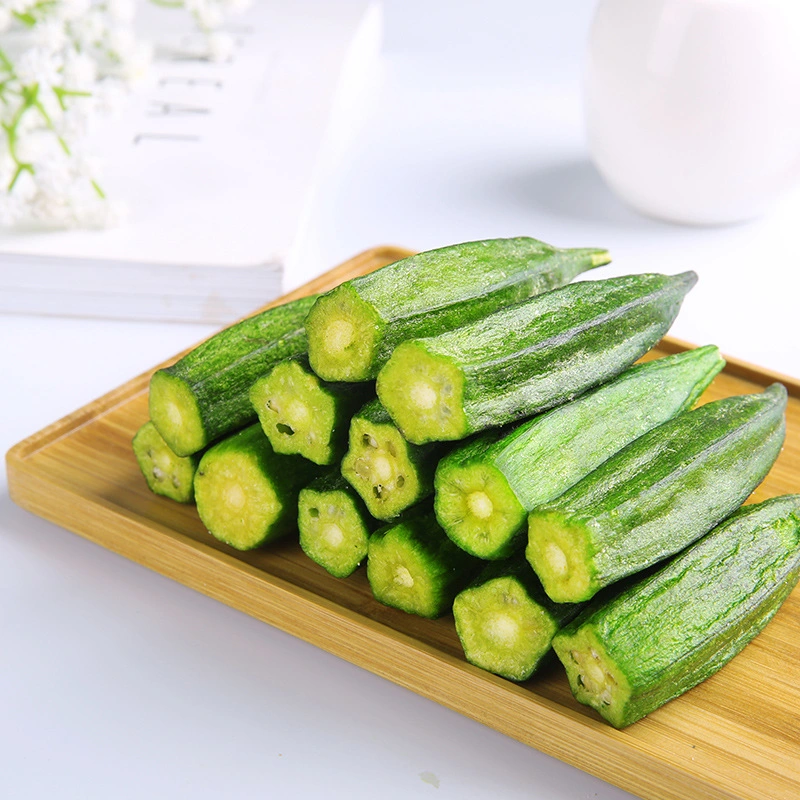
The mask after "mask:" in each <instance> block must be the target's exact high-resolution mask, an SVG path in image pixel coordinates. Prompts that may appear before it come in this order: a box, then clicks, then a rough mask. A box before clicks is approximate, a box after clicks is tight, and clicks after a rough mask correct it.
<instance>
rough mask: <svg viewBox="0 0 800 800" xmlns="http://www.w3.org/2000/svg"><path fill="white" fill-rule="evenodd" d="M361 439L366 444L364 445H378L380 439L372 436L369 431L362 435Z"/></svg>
mask: <svg viewBox="0 0 800 800" xmlns="http://www.w3.org/2000/svg"><path fill="white" fill-rule="evenodd" d="M361 441H362V443H363V444H364V447H376V448H377V446H378V440H377V439H376V438H375V437H374V436H370V435H369V434H368V433H365V434H364V435H363V436H362V437H361Z"/></svg>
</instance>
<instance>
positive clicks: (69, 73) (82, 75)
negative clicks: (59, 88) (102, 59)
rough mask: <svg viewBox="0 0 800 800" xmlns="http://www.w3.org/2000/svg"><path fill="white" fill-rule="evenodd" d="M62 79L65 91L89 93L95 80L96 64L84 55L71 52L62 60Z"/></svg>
mask: <svg viewBox="0 0 800 800" xmlns="http://www.w3.org/2000/svg"><path fill="white" fill-rule="evenodd" d="M62 78H63V83H64V88H65V89H69V90H70V91H73V92H74V91H90V90H91V88H92V85H93V84H94V82H95V81H96V80H97V62H96V61H95V60H94V59H93V58H92V57H91V56H90V55H88V54H86V53H79V52H78V51H76V50H71V51H69V52H68V53H67V55H66V56H65V58H64V69H63V71H62Z"/></svg>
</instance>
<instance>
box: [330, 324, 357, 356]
mask: <svg viewBox="0 0 800 800" xmlns="http://www.w3.org/2000/svg"><path fill="white" fill-rule="evenodd" d="M327 333H328V336H327V338H326V339H325V349H326V350H327V351H328V352H329V353H332V354H341V352H342V351H343V350H345V349H346V348H348V347H349V346H350V345H351V344H352V343H353V339H354V338H355V333H356V331H355V328H354V327H353V323H352V322H348V321H347V320H346V319H337V320H334V321H333V322H331V323H330V325H328V330H327Z"/></svg>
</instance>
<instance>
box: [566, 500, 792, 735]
mask: <svg viewBox="0 0 800 800" xmlns="http://www.w3.org/2000/svg"><path fill="white" fill-rule="evenodd" d="M798 578H800V495H785V496H783V497H776V498H773V499H771V500H767V501H765V502H763V503H760V504H758V505H751V506H745V507H744V508H742V509H741V510H740V511H738V512H737V513H736V514H734V515H733V516H731V517H730V518H728V519H727V520H726V521H725V522H723V523H722V524H721V525H719V526H718V527H717V528H715V529H714V530H713V531H711V533H709V534H708V535H707V536H705V537H704V538H703V539H701V540H700V541H699V542H697V543H696V544H694V545H692V546H691V547H690V548H688V549H686V550H684V551H683V552H682V553H681V554H679V555H677V556H676V557H675V558H674V559H672V560H671V561H670V562H668V563H667V564H666V566H664V567H662V568H661V569H659V570H657V571H656V572H655V573H653V574H652V575H650V576H649V577H647V578H645V579H644V580H642V581H640V582H637V583H635V584H634V585H633V586H631V587H630V588H628V589H626V590H623V592H622V593H621V594H620V595H619V596H618V597H616V598H615V599H613V600H611V601H610V602H608V603H604V604H601V605H599V606H598V605H595V604H594V603H592V604H590V606H589V608H587V609H586V610H585V611H584V612H582V613H581V615H580V616H579V617H578V618H577V619H576V620H574V621H573V622H572V623H570V624H569V625H567V626H566V627H565V628H564V629H563V630H562V631H561V632H560V633H558V634H556V636H555V638H554V640H553V647H554V649H555V651H556V654H557V655H558V657H559V659H560V660H561V661H562V662H563V664H564V666H565V668H566V670H567V676H568V678H569V682H570V686H571V688H572V691H573V694H574V695H575V697H576V699H577V700H578V701H580V702H581V703H585V704H586V705H589V706H592V707H593V708H594V709H596V710H597V711H598V712H599V713H600V714H601V715H602V716H603V717H604V718H605V719H606V720H608V722H610V723H611V724H612V725H614V726H615V727H617V728H622V727H625V726H626V725H630V724H631V723H633V722H635V721H636V720H638V719H640V718H641V717H643V716H645V715H646V714H649V713H650V712H651V711H654V710H655V709H657V708H659V707H660V706H662V705H663V704H664V703H666V702H668V701H669V700H671V699H673V698H674V697H677V696H678V695H680V694H683V692H685V691H687V690H688V689H691V688H692V687H693V686H696V685H697V684H698V683H700V682H701V681H703V680H705V679H706V678H708V677H709V676H710V675H713V674H714V673H715V672H717V670H719V669H720V668H721V667H723V666H724V665H725V664H726V663H727V662H728V661H730V659H731V658H733V657H734V656H735V655H736V654H737V653H738V652H739V651H741V650H742V649H743V648H744V646H745V645H746V644H747V643H748V642H750V641H751V640H752V639H753V638H754V637H755V636H756V635H757V634H758V633H760V631H761V630H763V628H764V626H765V625H766V624H767V623H768V622H769V620H770V619H772V617H773V616H774V614H775V613H776V612H777V610H778V608H779V607H780V605H781V603H783V601H784V600H785V599H786V597H787V596H788V595H789V593H790V592H791V591H792V589H793V588H794V586H795V585H796V584H797V581H798Z"/></svg>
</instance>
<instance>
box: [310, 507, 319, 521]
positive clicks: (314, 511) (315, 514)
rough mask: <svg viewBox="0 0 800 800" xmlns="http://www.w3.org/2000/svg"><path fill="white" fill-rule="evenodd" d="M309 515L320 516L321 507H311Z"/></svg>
mask: <svg viewBox="0 0 800 800" xmlns="http://www.w3.org/2000/svg"><path fill="white" fill-rule="evenodd" d="M308 515H309V516H310V517H314V519H316V518H317V517H318V516H319V509H318V508H309V509H308Z"/></svg>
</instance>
